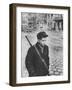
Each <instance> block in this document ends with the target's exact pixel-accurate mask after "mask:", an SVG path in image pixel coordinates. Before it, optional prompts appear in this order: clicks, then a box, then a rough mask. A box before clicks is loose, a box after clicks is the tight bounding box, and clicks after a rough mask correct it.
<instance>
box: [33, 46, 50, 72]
mask: <svg viewBox="0 0 72 90" xmlns="http://www.w3.org/2000/svg"><path fill="white" fill-rule="evenodd" d="M34 48H35V50H36V52H37V54H38V56H39V57H40V59H41V61H42V62H43V64H44V66H45V68H46V69H47V70H48V67H47V64H46V62H45V60H44V59H43V58H42V57H41V55H40V53H39V51H38V49H37V47H36V45H34Z"/></svg>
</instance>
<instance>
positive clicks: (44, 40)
mask: <svg viewBox="0 0 72 90" xmlns="http://www.w3.org/2000/svg"><path fill="white" fill-rule="evenodd" d="M46 41H47V37H46V38H42V39H41V40H39V42H40V43H41V44H42V45H43V46H44V45H45V43H46Z"/></svg>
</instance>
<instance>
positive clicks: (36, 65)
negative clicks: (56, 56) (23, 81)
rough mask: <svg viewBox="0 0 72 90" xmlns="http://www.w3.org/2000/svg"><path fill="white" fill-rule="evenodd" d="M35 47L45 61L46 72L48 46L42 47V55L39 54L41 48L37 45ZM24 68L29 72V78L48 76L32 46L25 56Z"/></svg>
mask: <svg viewBox="0 0 72 90" xmlns="http://www.w3.org/2000/svg"><path fill="white" fill-rule="evenodd" d="M36 47H37V49H38V50H39V53H40V54H41V56H42V58H43V59H44V60H45V62H46V64H47V66H48V70H49V56H48V55H49V49H48V46H46V45H45V46H44V49H43V53H42V52H41V48H40V46H39V43H38V42H37V43H36ZM25 64H26V68H27V70H28V72H29V76H45V75H48V74H49V72H48V70H47V68H46V67H45V65H44V63H43V62H42V61H41V59H40V57H39V55H38V53H37V52H36V50H35V47H34V46H32V47H30V48H29V50H28V53H27V56H26V61H25Z"/></svg>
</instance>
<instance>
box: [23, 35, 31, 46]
mask: <svg viewBox="0 0 72 90" xmlns="http://www.w3.org/2000/svg"><path fill="white" fill-rule="evenodd" d="M25 37H26V39H27V41H28V43H29V45H30V46H32V44H31V42H30V41H29V39H28V37H27V36H25Z"/></svg>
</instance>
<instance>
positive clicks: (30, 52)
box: [25, 48, 36, 76]
mask: <svg viewBox="0 0 72 90" xmlns="http://www.w3.org/2000/svg"><path fill="white" fill-rule="evenodd" d="M33 57H34V56H33V48H29V50H28V53H27V56H26V60H25V64H26V68H27V70H28V73H29V76H36V73H35V70H34V65H33Z"/></svg>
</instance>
